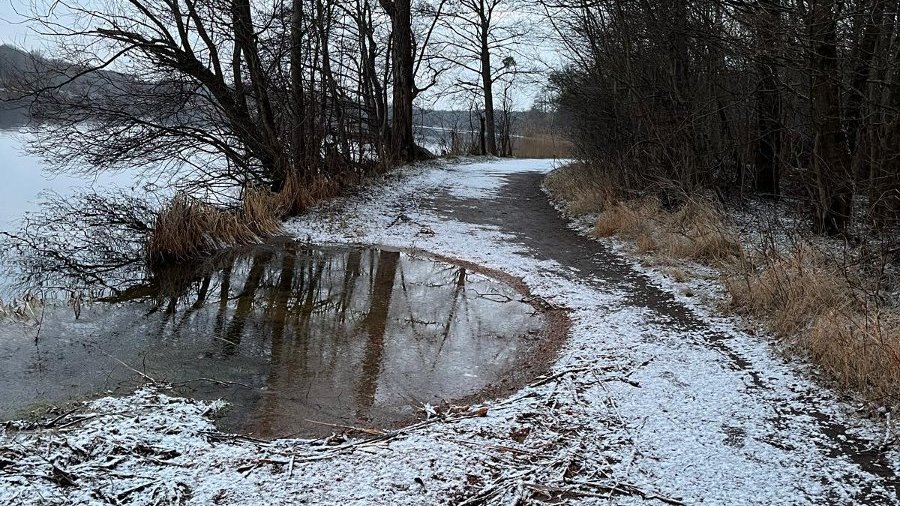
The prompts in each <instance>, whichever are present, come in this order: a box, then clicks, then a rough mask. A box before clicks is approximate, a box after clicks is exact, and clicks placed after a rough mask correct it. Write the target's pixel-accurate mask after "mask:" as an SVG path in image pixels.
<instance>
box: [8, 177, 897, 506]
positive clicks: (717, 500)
mask: <svg viewBox="0 0 900 506" xmlns="http://www.w3.org/2000/svg"><path fill="white" fill-rule="evenodd" d="M553 166H554V163H553V162H551V161H547V160H506V161H471V160H469V161H466V160H464V161H461V162H458V163H447V164H426V165H420V166H417V167H412V168H410V169H407V170H405V171H404V172H403V174H402V175H401V176H399V177H392V178H391V179H390V180H386V181H385V182H383V184H380V185H377V186H376V187H374V188H372V189H371V191H368V192H366V193H365V194H364V195H361V196H357V197H355V198H351V199H347V200H344V201H341V202H336V203H334V204H332V205H330V206H328V207H325V208H322V209H320V210H319V211H318V212H315V213H312V214H310V215H308V216H305V217H303V218H302V219H300V220H297V221H294V222H292V223H290V224H289V227H288V228H289V230H290V231H291V232H292V233H294V234H296V235H297V236H298V237H301V238H306V239H308V240H310V241H313V242H318V243H324V242H337V243H365V244H378V245H386V246H393V247H399V248H407V249H421V250H425V251H430V252H434V253H439V254H442V255H446V256H451V257H457V258H460V259H463V260H467V261H472V262H475V263H479V264H482V265H484V266H486V267H490V268H495V269H500V270H503V271H505V272H507V273H510V274H513V275H515V276H518V277H521V278H522V279H523V280H524V281H525V282H526V283H527V284H528V285H529V287H530V288H531V290H532V292H533V293H534V294H536V295H538V296H541V297H543V298H545V299H546V300H548V301H550V302H552V303H554V304H558V305H562V306H565V307H567V308H569V309H570V310H571V311H570V317H571V319H572V321H573V327H572V330H571V335H570V338H569V340H568V341H567V343H566V345H565V346H564V347H563V349H562V350H561V352H560V356H559V357H558V359H557V361H556V363H555V364H554V366H553V369H552V372H551V374H550V375H549V376H548V377H547V378H544V379H542V380H540V381H536V382H535V383H534V384H532V386H528V387H526V388H524V389H522V390H521V391H520V392H518V393H517V394H515V395H513V396H511V397H510V398H507V399H504V400H499V401H494V402H491V403H488V404H487V408H488V409H487V412H486V413H484V411H483V410H479V409H477V408H476V407H468V408H460V409H459V410H457V411H456V412H454V413H447V414H443V415H441V416H439V417H437V418H432V419H431V420H429V421H428V422H425V423H422V424H419V425H417V426H413V427H411V428H408V429H404V430H401V431H398V432H395V433H389V434H386V435H385V436H382V437H380V438H376V439H375V440H364V439H359V440H343V438H340V437H337V438H333V439H331V440H327V441H307V440H284V441H276V442H271V443H263V442H257V441H252V440H247V439H242V438H237V437H226V436H223V435H220V434H218V433H216V432H215V430H214V427H213V426H212V424H211V422H210V420H209V416H210V415H211V413H212V412H213V411H214V410H215V409H219V408H220V406H218V405H216V404H209V403H201V402H195V401H192V400H188V399H180V398H172V397H168V396H166V395H165V394H163V393H161V392H160V391H159V390H158V389H156V388H153V387H147V388H145V389H142V390H140V391H138V392H137V393H135V394H134V395H131V396H128V397H123V398H105V399H101V400H98V401H94V402H93V403H90V404H88V405H86V406H84V407H83V408H81V409H79V410H78V411H76V412H74V413H71V414H69V415H67V416H63V417H62V418H60V420H59V421H54V422H53V423H52V424H51V425H52V426H51V427H48V428H37V429H35V428H28V427H25V429H29V430H19V429H22V428H23V427H22V424H11V425H10V426H9V427H7V429H6V430H5V431H4V432H2V433H0V503H2V504H38V503H58V502H72V503H105V502H120V503H134V504H168V503H192V504H210V503H215V504H257V503H294V504H300V503H328V504H332V503H335V504H384V503H388V502H390V503H392V504H435V503H446V502H448V501H454V502H455V501H459V502H465V501H471V502H472V503H475V502H478V501H482V500H486V501H487V502H489V503H498V504H499V503H503V504H517V501H519V500H523V501H525V503H528V502H527V500H529V499H531V500H539V499H541V498H549V497H564V498H566V499H568V500H571V501H573V502H574V501H582V502H585V503H597V504H601V503H603V504H605V503H607V502H610V501H613V502H622V503H632V502H640V501H651V502H660V501H666V502H677V501H675V499H678V500H681V501H683V502H685V503H697V502H705V503H710V504H724V503H727V504H803V503H806V504H821V503H826V502H827V503H835V504H840V503H853V502H858V501H861V500H872V501H876V500H879V499H881V500H880V502H883V503H895V502H897V496H896V491H895V490H894V489H891V488H890V487H889V486H888V485H887V484H886V480H885V479H883V478H879V477H877V476H875V475H873V474H872V473H871V472H869V471H866V470H864V469H862V468H861V467H860V465H859V464H858V463H856V462H855V461H854V456H853V455H852V454H850V453H847V452H844V451H842V447H841V445H840V444H839V442H840V441H842V439H841V438H843V439H850V440H857V439H859V440H873V441H881V439H882V438H883V437H885V434H884V429H883V428H882V427H879V426H878V425H877V424H876V423H875V422H873V421H866V420H862V419H857V418H854V417H853V416H852V415H851V414H847V412H848V411H849V410H850V408H851V407H850V406H848V405H846V404H843V403H842V402H840V401H839V400H838V399H837V398H836V397H835V396H833V395H832V394H830V393H829V392H827V391H826V390H823V389H821V388H819V387H817V386H816V385H815V384H814V383H813V382H812V381H811V380H809V379H806V378H807V376H806V375H805V374H804V373H803V372H802V367H801V366H800V365H797V364H789V363H785V361H784V360H783V359H781V358H779V356H778V355H777V353H775V352H774V351H773V350H772V349H771V346H770V345H769V344H767V342H766V340H765V338H764V337H759V336H752V335H748V334H747V333H745V332H743V331H742V330H741V322H740V321H739V320H736V319H734V318H727V317H722V316H718V315H716V314H715V313H714V312H713V311H711V310H710V309H708V308H707V307H706V306H704V305H703V304H700V303H697V302H696V301H695V299H694V298H691V297H687V296H685V295H683V294H681V293H679V287H678V285H676V284H674V283H672V282H671V281H668V280H667V278H665V277H663V276H662V275H660V274H658V273H655V272H654V271H652V270H648V269H644V268H641V269H643V271H644V272H645V273H646V274H648V275H649V276H650V277H651V279H652V281H653V282H654V283H656V284H657V285H660V286H662V287H663V288H664V289H665V290H667V291H671V292H673V293H675V296H676V299H677V301H678V302H679V303H680V304H683V305H684V306H686V307H688V308H689V309H690V310H691V311H692V312H693V314H694V315H695V316H696V318H697V319H698V320H699V321H700V322H701V323H702V325H699V326H698V325H694V326H690V327H685V326H683V325H678V324H677V322H673V321H670V320H668V319H666V318H665V317H662V316H661V315H660V314H657V313H656V312H654V311H653V310H651V309H649V308H647V307H641V306H635V305H632V304H631V303H629V302H628V299H627V297H626V296H627V293H626V292H625V291H623V290H622V289H611V288H610V287H609V286H604V284H603V283H602V282H600V281H602V280H597V279H585V278H584V277H583V276H581V275H579V274H578V273H577V272H576V271H575V270H574V269H572V268H570V267H569V266H566V265H561V264H559V263H556V262H554V261H550V260H538V259H537V258H536V255H534V254H533V252H531V251H529V250H528V248H527V247H523V245H522V244H518V243H516V242H514V241H513V240H512V239H513V237H512V236H511V235H510V233H509V232H507V231H504V230H503V229H502V227H499V226H474V225H471V224H468V223H463V222H460V221H456V220H455V219H452V218H448V217H447V216H445V215H442V216H438V214H437V213H436V212H434V211H431V210H430V209H429V206H428V205H427V199H428V198H429V196H433V195H436V194H438V193H441V194H444V195H449V196H450V197H451V198H455V199H459V203H460V204H459V205H479V204H478V203H479V202H485V201H489V200H490V199H493V198H496V197H497V196H498V194H499V192H500V190H501V189H502V186H503V184H504V178H505V177H506V176H507V175H509V174H511V173H516V172H531V171H540V172H546V171H549V170H550V169H552V168H553ZM599 247H601V246H600V245H599V244H598V248H599ZM636 268H639V267H637V266H636ZM811 407H815V408H816V409H815V410H814V411H813V410H811ZM231 409H239V407H237V408H231ZM480 415H485V416H480ZM823 420H824V421H826V422H827V425H828V427H831V428H832V429H834V430H837V431H838V432H840V434H839V435H838V436H837V437H834V435H833V434H831V433H828V432H827V431H825V430H823V423H825V422H823ZM836 427H837V428H836ZM832 432H833V431H832ZM836 441H837V442H836ZM895 464H896V461H895ZM893 467H894V468H896V465H894V466H893Z"/></svg>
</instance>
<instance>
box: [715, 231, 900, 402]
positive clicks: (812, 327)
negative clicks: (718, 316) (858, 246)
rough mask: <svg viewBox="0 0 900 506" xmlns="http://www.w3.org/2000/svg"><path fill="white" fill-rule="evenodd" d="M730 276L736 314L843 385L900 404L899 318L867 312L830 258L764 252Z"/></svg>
mask: <svg viewBox="0 0 900 506" xmlns="http://www.w3.org/2000/svg"><path fill="white" fill-rule="evenodd" d="M724 279H725V286H726V288H727V290H728V293H729V294H730V295H731V307H732V308H733V309H735V310H736V311H738V312H741V313H745V314H749V315H752V316H754V317H757V318H760V319H762V320H763V321H766V322H767V323H768V325H769V326H770V327H771V329H772V330H773V331H774V332H775V334H776V335H778V336H779V337H781V338H784V339H786V340H787V342H789V343H790V344H791V345H793V346H794V347H796V348H798V349H799V350H802V351H803V352H804V353H808V354H809V356H810V359H811V360H812V361H813V362H815V363H816V364H819V365H820V366H821V367H822V368H823V369H824V371H825V372H826V373H827V374H828V376H830V377H832V378H834V379H835V380H837V381H838V382H839V383H840V384H841V385H842V386H843V387H845V388H850V389H854V390H857V391H860V392H862V393H864V394H866V395H867V396H868V397H869V398H870V399H874V400H878V402H894V403H896V402H897V401H898V400H900V399H898V398H897V393H898V392H900V315H898V314H897V312H896V311H881V310H867V309H866V304H865V303H864V302H863V301H864V300H866V299H865V295H864V294H862V293H859V292H857V291H856V290H854V288H853V285H854V284H855V283H851V282H850V281H849V280H848V276H847V273H845V272H842V271H841V269H839V268H838V267H837V266H835V265H833V264H831V263H829V261H828V259H827V257H826V256H825V255H823V254H821V253H820V252H818V251H816V250H815V249H814V248H812V247H810V246H809V245H798V246H796V247H795V248H794V250H793V251H792V252H790V254H777V253H772V252H768V253H757V254H756V255H755V256H754V258H746V259H744V261H742V262H740V263H739V264H737V265H735V266H734V267H733V268H732V269H731V271H730V273H729V274H728V275H727V276H725V278H724Z"/></svg>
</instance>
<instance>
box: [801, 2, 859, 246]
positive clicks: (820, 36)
mask: <svg viewBox="0 0 900 506" xmlns="http://www.w3.org/2000/svg"><path fill="white" fill-rule="evenodd" d="M835 3H836V2H835V0H814V1H813V2H812V9H811V16H812V18H811V21H810V25H809V32H810V39H811V45H812V50H813V55H812V56H813V58H812V59H813V75H812V89H811V92H810V99H811V101H812V115H813V118H812V119H813V124H814V127H815V130H814V133H815V149H814V152H813V157H814V160H813V168H814V170H813V172H814V174H815V178H816V181H815V183H816V187H815V191H816V193H817V199H816V200H817V202H816V204H817V205H816V212H815V221H814V223H815V227H816V230H817V231H818V232H819V233H827V234H838V233H842V232H844V231H846V229H847V226H848V224H849V222H850V214H851V211H852V200H853V190H852V187H851V178H850V159H849V158H850V157H849V154H850V152H849V150H848V146H847V136H846V134H845V133H844V129H843V127H842V125H841V101H840V100H841V90H840V82H839V79H840V77H839V76H840V68H839V66H838V60H837V34H836V24H837V23H836V18H837V14H836V12H835V10H836V8H837V6H836V5H835Z"/></svg>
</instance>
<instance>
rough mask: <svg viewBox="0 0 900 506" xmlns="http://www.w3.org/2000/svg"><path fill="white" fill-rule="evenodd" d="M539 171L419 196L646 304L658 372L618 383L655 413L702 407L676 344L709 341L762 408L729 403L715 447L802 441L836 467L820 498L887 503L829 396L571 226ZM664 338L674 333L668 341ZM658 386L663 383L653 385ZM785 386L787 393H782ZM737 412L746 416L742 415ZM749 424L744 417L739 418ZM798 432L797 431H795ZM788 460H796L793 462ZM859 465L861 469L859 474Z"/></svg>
mask: <svg viewBox="0 0 900 506" xmlns="http://www.w3.org/2000/svg"><path fill="white" fill-rule="evenodd" d="M544 176H545V174H544V173H542V172H519V173H514V174H509V175H506V176H503V185H502V187H501V189H500V191H499V192H498V193H497V194H496V196H495V197H494V198H487V199H486V198H459V197H454V196H453V195H451V194H450V193H448V192H447V191H439V192H437V194H436V195H435V196H433V197H432V198H431V199H429V201H428V202H427V204H426V206H427V207H428V208H429V209H431V210H432V211H433V212H435V213H437V214H438V215H440V216H443V217H445V218H447V219H454V220H458V221H462V222H464V223H468V224H472V225H475V226H489V227H496V228H497V229H498V230H499V231H501V232H503V233H509V234H510V235H511V237H510V240H512V241H515V242H517V243H519V244H520V245H521V246H522V247H523V248H524V249H525V251H527V252H528V254H530V255H531V256H533V257H535V258H537V259H541V260H551V261H554V262H556V263H558V264H560V265H561V266H563V267H564V268H565V269H567V270H569V271H570V276H571V277H572V278H574V279H577V280H580V281H584V282H586V283H588V284H590V285H592V286H594V287H596V288H598V289H601V290H610V289H613V290H621V291H622V292H624V294H625V297H624V300H623V303H624V304H628V305H632V306H635V307H640V308H645V309H646V310H648V311H649V312H650V316H649V320H651V321H656V322H659V323H660V324H661V326H662V327H664V328H665V333H666V334H668V336H667V339H665V340H660V341H658V346H657V347H659V348H662V349H659V350H658V351H659V353H658V354H654V355H653V357H654V362H655V364H654V365H655V366H654V367H647V368H645V370H644V372H643V376H645V377H647V376H655V377H656V379H658V380H662V381H652V382H651V381H641V383H642V384H645V385H650V388H653V387H654V386H655V387H657V388H656V389H655V390H656V391H647V390H648V388H646V387H644V388H642V389H636V390H635V391H633V392H620V393H622V394H624V395H628V396H641V397H645V396H654V395H655V396H658V397H659V399H658V400H659V401H660V403H661V405H660V410H659V412H660V413H665V412H666V411H667V409H666V407H665V406H664V405H662V404H663V403H665V402H666V401H670V402H674V403H678V404H681V407H682V408H683V407H684V405H685V404H686V405H691V404H701V406H697V407H698V408H701V407H702V404H703V403H700V402H697V401H698V400H699V399H696V398H691V397H692V395H700V396H706V395H708V396H715V394H716V392H715V390H711V391H708V392H704V391H703V389H702V387H701V388H700V389H699V390H698V389H691V388H690V387H691V385H689V384H688V383H685V381H687V380H685V379H682V378H681V377H682V376H684V374H683V373H684V370H683V368H685V367H690V366H691V364H690V362H689V360H688V359H687V358H686V357H681V356H680V353H679V349H680V348H698V349H707V350H713V351H715V352H716V353H717V354H718V355H719V356H718V360H717V361H716V363H715V364H714V365H715V367H718V368H720V369H721V371H719V373H720V374H721V375H726V376H728V377H729V379H731V380H737V383H738V384H740V385H741V389H742V392H741V397H747V398H748V399H747V402H746V404H744V405H756V406H757V407H762V408H763V409H762V411H763V413H764V414H762V413H756V414H757V415H760V416H753V414H752V413H742V411H746V410H742V409H740V408H739V407H738V406H735V408H737V409H735V411H733V415H734V419H733V422H734V423H722V424H720V426H719V427H718V428H717V432H718V436H719V438H720V441H719V442H720V443H721V444H718V445H716V446H718V447H719V451H720V452H722V453H735V454H746V456H748V457H752V453H753V451H752V450H751V451H749V452H748V451H747V446H748V445H747V440H748V439H749V438H752V439H754V440H755V441H756V442H757V443H761V444H765V445H769V446H771V447H773V448H776V449H778V450H781V451H784V452H788V453H790V452H791V451H792V449H793V448H795V447H797V446H800V445H803V446H806V449H807V450H808V451H813V452H816V453H819V454H820V456H821V457H823V458H825V459H828V460H830V461H831V462H832V463H833V464H834V468H835V469H839V468H840V469H843V470H844V471H842V472H840V473H839V474H837V475H829V476H822V482H823V483H822V484H823V486H824V488H825V489H826V490H827V489H829V488H831V489H832V490H828V491H827V495H826V497H827V498H828V500H829V501H837V502H840V501H844V500H848V499H850V500H852V501H853V502H857V501H858V502H866V503H870V504H893V503H896V502H897V500H898V499H900V480H898V477H897V475H896V474H895V471H894V469H893V468H892V467H891V464H890V462H889V459H888V458H887V457H886V455H885V453H884V452H882V451H880V450H881V448H880V445H879V444H878V442H877V441H872V440H870V439H868V438H866V437H861V436H859V435H857V434H856V432H857V431H855V430H851V429H850V428H848V427H847V426H846V425H845V424H844V423H843V422H842V421H840V420H838V419H837V418H839V417H838V416H834V415H833V413H827V412H823V410H822V409H821V408H822V406H823V403H827V404H832V403H835V402H838V401H836V400H835V399H833V398H831V397H830V396H828V395H827V394H824V393H823V392H822V391H821V390H820V389H818V388H817V387H815V386H814V385H809V384H793V385H791V387H792V388H790V389H788V390H787V391H785V390H784V389H783V387H784V381H783V380H784V378H782V377H771V373H772V371H769V370H766V369H765V366H766V364H767V362H769V360H763V361H759V360H754V357H753V356H752V355H751V356H748V353H747V350H746V349H741V348H742V346H746V343H741V342H732V341H738V340H737V339H735V336H734V335H731V334H729V333H728V332H723V331H722V330H720V329H717V328H715V326H714V324H711V322H709V321H705V320H704V318H702V317H701V316H698V315H697V314H695V312H694V311H693V310H692V309H691V308H690V307H688V306H686V305H684V304H682V303H679V302H678V301H677V300H675V297H674V296H673V295H672V293H671V292H669V291H665V290H662V289H660V288H658V287H657V286H655V285H654V284H653V283H652V282H651V281H650V279H648V277H646V276H645V275H642V274H640V273H638V272H637V271H636V270H635V269H633V268H632V267H631V265H630V263H629V262H627V261H625V260H624V259H623V258H622V257H621V256H619V255H616V254H615V253H613V252H610V251H609V250H608V249H607V248H605V247H604V246H603V245H602V244H600V243H598V242H596V241H593V240H590V239H588V238H586V237H584V236H583V235H581V234H579V233H578V232H576V231H574V230H572V229H570V228H569V227H568V223H567V221H566V220H565V219H564V218H563V217H561V216H560V214H559V213H558V212H557V211H556V209H554V208H553V206H552V205H551V203H550V202H549V200H548V197H547V195H546V194H545V193H544V192H543V191H542V189H541V182H542V181H543V178H544ZM673 339H674V340H675V341H676V342H677V344H675V345H674V346H673V345H672V340H673ZM761 344H762V343H761ZM763 346H764V344H763ZM667 347H669V348H671V349H666V348H667ZM629 355H631V354H630V353H627V354H625V355H624V356H620V358H621V359H628V358H633V356H629ZM767 358H768V359H772V357H767ZM774 360H776V361H777V360H778V359H777V358H774ZM760 362H761V363H760ZM648 365H650V364H648ZM706 365H707V366H709V365H710V364H706ZM636 376H637V375H636ZM666 382H668V383H669V384H670V385H671V386H674V387H675V389H674V390H676V391H677V390H686V391H685V392H684V394H683V395H679V394H677V393H674V392H673V391H672V390H673V389H672V388H666V387H665V384H666ZM660 386H663V388H658V387H660ZM786 392H789V394H790V395H784V394H785V393H786ZM679 397H681V399H679ZM709 401H712V402H715V399H714V398H711V397H708V398H706V399H705V402H709ZM705 402H704V403H705ZM682 403H683V404H682ZM742 404H743V403H742ZM681 411H682V412H683V413H686V414H688V415H689V416H688V417H686V418H682V417H679V422H680V423H681V424H684V425H685V426H688V427H689V426H692V425H695V424H700V425H704V424H707V423H709V422H710V420H708V419H706V418H705V417H704V416H703V415H704V414H705V413H707V411H706V410H705V409H699V410H690V409H687V410H684V409H682V410H681ZM742 414H743V415H744V416H750V418H749V419H744V420H741V419H740V417H741V415H742ZM663 416H665V415H663ZM635 423H637V421H635ZM748 425H752V426H753V427H752V428H748V427H747V426H748ZM673 436H674V434H673ZM797 436H801V438H800V439H799V440H798V437H797ZM785 464H788V462H784V461H778V460H771V461H768V462H760V463H759V465H762V466H766V467H769V468H770V469H772V470H777V469H778V467H780V466H782V465H785ZM797 464H799V465H801V466H802V465H803V463H802V462H798V463H797ZM673 471H675V470H673ZM719 471H720V472H721V473H722V476H721V479H723V480H738V479H740V475H741V474H742V473H741V471H740V470H728V469H720V470H719ZM729 471H731V472H729ZM734 471H737V472H734ZM865 475H870V477H869V478H868V479H867V478H866V477H865ZM661 478H663V477H661ZM663 479H664V478H663ZM869 479H871V481H869ZM789 502H790V501H789Z"/></svg>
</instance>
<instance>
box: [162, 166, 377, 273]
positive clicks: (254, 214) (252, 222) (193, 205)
mask: <svg viewBox="0 0 900 506" xmlns="http://www.w3.org/2000/svg"><path fill="white" fill-rule="evenodd" d="M358 179H359V178H358V177H357V176H355V175H354V176H352V177H347V178H345V179H344V180H343V181H339V180H336V179H333V178H328V177H313V178H306V179H302V178H300V177H295V176H291V177H288V179H287V181H286V182H285V184H284V187H283V188H282V190H281V191H280V192H278V193H274V192H272V191H269V190H268V189H265V188H258V187H247V188H245V190H244V195H243V199H242V205H241V207H240V208H239V209H236V210H230V209H222V208H219V207H216V206H214V205H212V204H209V203H206V202H202V201H200V200H198V199H195V198H192V197H190V196H188V195H185V194H178V195H176V196H175V198H173V199H172V201H171V202H169V204H168V205H167V206H166V207H165V208H163V210H162V211H160V213H159V214H158V215H157V217H156V220H155V222H154V224H153V227H152V230H151V232H150V237H149V239H148V241H147V246H146V249H147V258H148V261H149V263H150V264H152V265H160V264H165V263H168V262H180V261H185V260H190V259H195V258H199V257H202V256H206V255H208V254H210V253H212V252H214V251H216V250H219V249H222V248H226V247H230V246H238V245H241V244H250V243H254V242H259V241H261V240H263V239H265V238H267V237H271V236H273V235H275V234H277V233H279V232H280V231H281V221H282V220H283V219H284V218H287V217H289V216H295V215H297V214H299V213H301V212H303V211H305V210H306V209H309V208H311V207H313V206H315V205H317V204H319V203H321V202H322V201H324V200H326V199H329V198H332V197H335V196H337V195H338V194H340V193H341V191H343V189H344V188H346V187H348V186H351V185H353V184H356V182H358Z"/></svg>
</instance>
